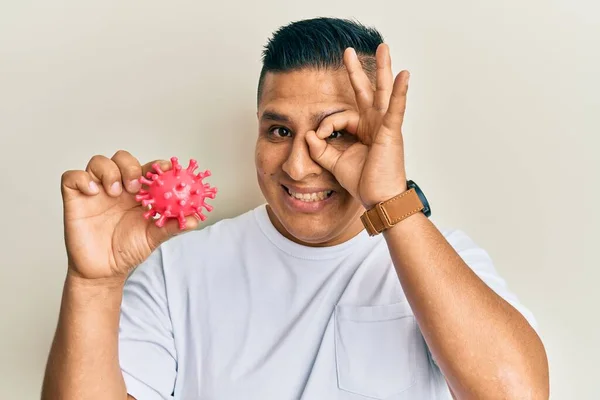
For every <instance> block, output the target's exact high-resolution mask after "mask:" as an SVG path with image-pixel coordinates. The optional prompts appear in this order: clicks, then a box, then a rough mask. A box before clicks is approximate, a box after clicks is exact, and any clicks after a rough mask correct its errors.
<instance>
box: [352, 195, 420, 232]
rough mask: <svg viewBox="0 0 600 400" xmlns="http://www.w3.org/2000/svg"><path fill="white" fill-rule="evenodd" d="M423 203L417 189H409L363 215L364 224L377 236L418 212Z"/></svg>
mask: <svg viewBox="0 0 600 400" xmlns="http://www.w3.org/2000/svg"><path fill="white" fill-rule="evenodd" d="M423 208H424V207H423V203H422V202H421V199H419V195H418V194H417V192H416V191H415V189H409V190H407V191H406V192H404V193H401V194H399V195H398V196H395V197H393V198H391V199H389V200H386V201H384V202H381V203H379V204H377V205H375V207H373V208H371V209H370V210H368V211H366V212H365V213H364V214H363V215H361V217H360V219H361V220H362V223H363V225H364V226H365V228H366V229H367V232H368V233H369V235H370V236H375V235H377V234H379V233H381V232H383V231H384V230H386V229H389V228H391V227H392V226H394V225H396V224H397V223H398V222H400V221H402V220H403V219H406V218H408V217H410V216H411V215H413V214H416V213H418V212H419V211H421V210H422V209H423Z"/></svg>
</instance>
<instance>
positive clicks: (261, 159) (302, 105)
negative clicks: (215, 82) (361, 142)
mask: <svg viewBox="0 0 600 400" xmlns="http://www.w3.org/2000/svg"><path fill="white" fill-rule="evenodd" d="M346 110H357V105H356V100H355V96H354V91H353V89H352V86H351V84H350V80H349V78H348V74H347V72H346V70H345V69H342V70H339V71H331V70H320V71H317V70H316V69H303V70H299V71H294V72H284V73H271V72H269V73H267V75H266V77H265V80H264V85H263V91H262V96H261V98H260V102H259V105H258V113H257V116H258V123H259V132H258V139H257V142H256V154H255V162H256V172H257V177H258V183H259V186H260V188H261V190H262V193H263V195H264V196H265V199H266V200H267V203H268V204H269V217H270V218H271V220H272V222H273V224H274V225H275V227H276V228H277V229H278V230H279V231H280V232H281V233H282V234H283V235H284V236H286V237H288V238H289V239H291V240H293V241H295V242H298V243H302V244H306V245H311V246H330V245H335V244H339V243H342V242H344V241H346V240H348V239H350V238H352V237H353V236H355V235H356V234H357V233H358V232H360V231H361V230H362V229H363V226H362V223H361V221H360V219H359V217H360V214H361V213H362V212H363V211H364V209H363V207H362V205H361V204H360V202H358V201H356V200H355V199H354V198H353V197H352V196H351V195H350V194H349V193H348V192H347V191H346V190H345V189H343V188H342V187H341V186H340V185H339V183H338V182H337V181H336V179H335V177H334V176H333V175H332V174H331V173H330V172H329V171H327V170H326V169H324V168H322V167H321V166H320V165H319V164H317V163H316V162H314V161H313V160H312V158H311V157H310V153H309V149H308V144H307V142H306V140H305V136H306V132H308V131H310V130H315V131H316V130H317V128H318V127H319V124H320V123H321V121H322V120H323V119H324V118H325V117H326V116H328V115H331V114H334V113H338V112H342V111H346ZM327 140H328V142H329V143H330V144H332V145H334V146H336V147H337V148H339V149H344V148H347V147H348V146H350V145H352V143H354V142H355V141H356V138H355V137H354V136H351V135H350V134H349V133H344V132H342V133H341V134H339V133H334V134H333V135H332V136H331V138H329V139H327Z"/></svg>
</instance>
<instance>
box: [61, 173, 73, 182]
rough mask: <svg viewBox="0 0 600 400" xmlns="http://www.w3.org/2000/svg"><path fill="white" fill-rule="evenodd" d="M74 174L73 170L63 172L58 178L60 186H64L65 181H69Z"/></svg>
mask: <svg viewBox="0 0 600 400" xmlns="http://www.w3.org/2000/svg"><path fill="white" fill-rule="evenodd" d="M74 173H75V171H73V170H69V171H65V172H63V173H62V175H61V177H60V182H61V184H64V183H65V182H66V181H68V180H70V179H71V178H72V177H73V175H74Z"/></svg>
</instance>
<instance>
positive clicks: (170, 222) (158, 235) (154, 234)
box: [146, 215, 200, 247]
mask: <svg viewBox="0 0 600 400" xmlns="http://www.w3.org/2000/svg"><path fill="white" fill-rule="evenodd" d="M157 221H158V220H154V219H153V218H149V220H148V226H147V230H146V232H147V235H148V241H149V242H150V245H151V246H152V247H158V246H159V245H160V244H162V243H163V242H166V241H167V240H169V239H171V238H172V237H173V236H177V235H180V234H182V233H186V232H189V231H193V230H194V229H196V228H198V225H199V224H200V222H199V221H198V219H197V218H196V217H194V216H193V215H190V216H188V217H185V227H184V228H183V229H181V226H180V224H179V221H178V220H177V218H170V219H167V220H166V222H165V223H164V225H163V226H158V225H157V224H156V222H157Z"/></svg>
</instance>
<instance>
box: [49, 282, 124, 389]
mask: <svg viewBox="0 0 600 400" xmlns="http://www.w3.org/2000/svg"><path fill="white" fill-rule="evenodd" d="M122 294H123V283H122V282H119V281H112V282H110V283H108V282H106V284H102V285H98V284H90V283H89V282H87V281H85V280H83V279H80V278H75V277H72V276H68V277H67V279H66V281H65V286H64V290H63V297H62V304H61V309H60V315H59V321H58V326H57V329H56V334H55V337H54V341H53V343H52V347H51V350H50V355H49V358H48V364H47V366H46V374H45V377H44V383H43V388H42V399H83V398H85V399H102V400H112V399H126V398H127V394H126V389H125V384H124V381H123V376H122V374H121V370H120V367H119V359H118V329H119V313H120V306H121V299H122Z"/></svg>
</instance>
